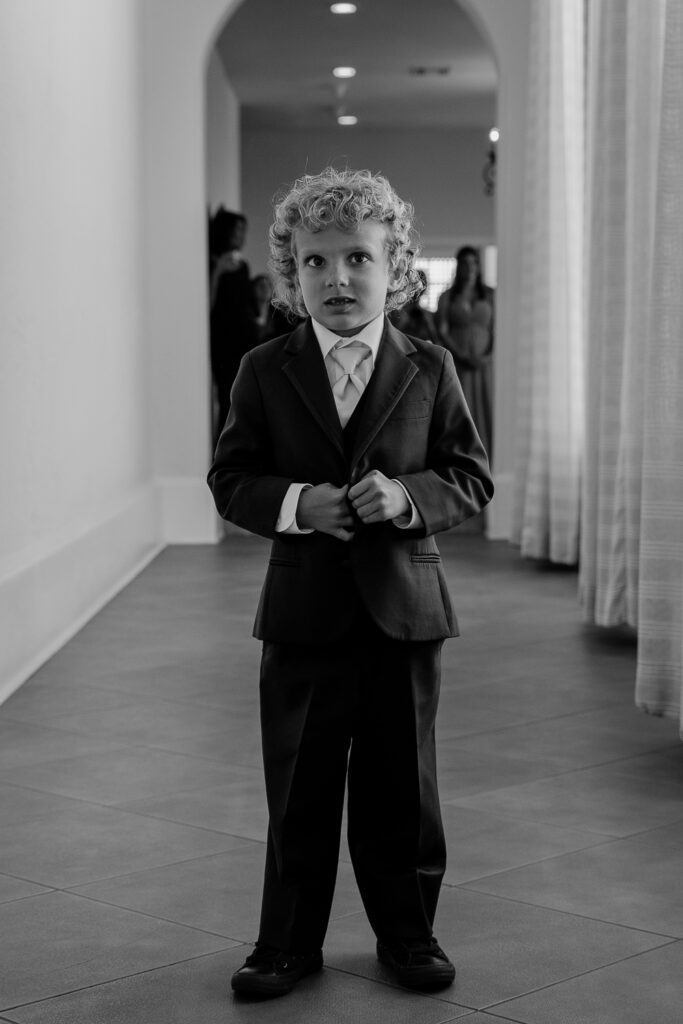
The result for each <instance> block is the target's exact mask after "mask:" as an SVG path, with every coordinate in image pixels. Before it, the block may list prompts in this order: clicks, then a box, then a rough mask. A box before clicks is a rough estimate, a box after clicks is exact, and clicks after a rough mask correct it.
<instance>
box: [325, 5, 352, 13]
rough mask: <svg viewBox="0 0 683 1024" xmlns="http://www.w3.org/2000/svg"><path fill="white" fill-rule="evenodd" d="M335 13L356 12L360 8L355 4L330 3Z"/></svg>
mask: <svg viewBox="0 0 683 1024" xmlns="http://www.w3.org/2000/svg"><path fill="white" fill-rule="evenodd" d="M330 10H331V11H332V13H333V14H355V13H356V11H357V10H358V8H357V7H356V5H355V4H330Z"/></svg>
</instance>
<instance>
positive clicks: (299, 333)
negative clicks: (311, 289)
mask: <svg viewBox="0 0 683 1024" xmlns="http://www.w3.org/2000/svg"><path fill="white" fill-rule="evenodd" d="M286 349H287V352H288V353H289V354H290V359H289V360H288V361H287V362H285V363H284V364H283V367H282V369H283V372H284V373H285V374H286V375H287V377H288V378H289V380H290V382H291V383H292V385H293V387H294V388H295V390H296V391H297V392H298V394H299V397H300V398H301V400H302V401H303V403H304V405H305V406H306V407H307V409H308V410H309V412H310V413H311V415H312V416H313V417H314V418H315V420H316V421H317V422H318V424H319V426H320V427H322V429H323V431H324V432H325V434H327V436H328V437H329V439H330V441H331V442H332V444H333V445H334V446H335V447H336V448H337V449H338V450H339V452H340V453H341V454H342V455H343V454H344V441H343V437H342V428H341V423H340V422H339V416H338V414H337V409H336V407H335V404H334V397H333V395H332V389H331V387H330V382H329V380H328V378H327V371H326V369H325V363H324V361H323V357H322V353H321V351H320V346H319V344H318V339H317V338H316V336H315V334H314V332H313V328H312V327H311V323H310V320H307V321H306V323H304V324H302V325H301V326H300V327H297V329H296V330H295V331H293V332H292V334H291V335H290V337H289V340H288V342H287V346H286Z"/></svg>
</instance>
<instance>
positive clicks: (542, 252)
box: [502, 0, 584, 564]
mask: <svg viewBox="0 0 683 1024" xmlns="http://www.w3.org/2000/svg"><path fill="white" fill-rule="evenodd" d="M530 15H531V46H530V56H529V61H530V66H529V108H528V121H527V136H526V141H527V167H528V171H527V175H526V184H525V196H524V213H523V223H524V229H523V236H522V239H521V245H520V254H519V256H520V260H521V261H522V293H521V296H520V304H521V313H520V338H519V351H520V356H519V360H520V363H519V365H520V372H519V394H518V402H517V405H518V424H519V433H518V448H517V458H516V472H515V496H514V520H513V533H512V540H513V541H515V542H517V543H519V544H520V547H521V553H522V554H523V555H525V556H528V557H532V558H550V559H551V560H552V561H555V562H564V563H568V564H573V563H575V562H576V561H577V559H578V544H579V518H580V511H579V497H580V457H581V446H582V430H583V405H582V400H583V367H582V341H581V338H582V328H583V297H582V296H583V279H582V258H583V252H582V245H583V202H584V184H583V154H584V59H583V46H584V2H583V0H561V2H560V3H555V2H551V3H549V2H548V0H531V7H530ZM502 386H504V385H502Z"/></svg>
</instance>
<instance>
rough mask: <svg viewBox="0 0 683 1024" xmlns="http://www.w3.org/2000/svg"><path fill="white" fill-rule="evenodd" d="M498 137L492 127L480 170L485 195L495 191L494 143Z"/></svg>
mask: <svg viewBox="0 0 683 1024" xmlns="http://www.w3.org/2000/svg"><path fill="white" fill-rule="evenodd" d="M499 138H500V132H499V131H498V129H497V128H492V129H491V131H490V132H489V148H488V152H487V154H486V163H485V164H484V169H483V171H482V172H481V175H482V178H483V179H484V195H486V196H492V195H493V194H494V192H495V191H496V145H497V143H498V139H499Z"/></svg>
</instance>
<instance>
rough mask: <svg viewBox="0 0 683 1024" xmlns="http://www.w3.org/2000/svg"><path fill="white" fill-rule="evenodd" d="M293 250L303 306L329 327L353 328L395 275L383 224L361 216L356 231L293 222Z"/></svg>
mask: <svg viewBox="0 0 683 1024" xmlns="http://www.w3.org/2000/svg"><path fill="white" fill-rule="evenodd" d="M294 252H295V255H296V267H297V275H298V278H299V284H300V286H301V292H302V295H303V299H304V303H305V305H306V309H307V310H308V312H309V313H310V315H311V316H312V317H313V319H314V320H317V321H318V323H321V324H322V325H323V326H324V327H327V328H328V329H329V330H330V331H333V332H334V333H335V334H338V335H339V336H340V337H345V336H348V335H352V334H357V333H358V331H360V329H361V328H362V327H364V326H365V325H366V324H367V323H369V322H370V321H371V320H374V319H375V317H376V316H379V314H380V313H381V312H382V311H383V309H384V304H385V302H386V297H387V290H388V288H389V286H390V285H391V284H393V282H394V279H395V276H396V275H395V274H394V273H393V272H392V270H391V268H390V265H389V256H388V253H387V229H386V227H385V226H384V224H380V222H379V221H376V220H366V221H364V222H363V223H362V224H361V225H360V227H359V228H358V229H357V230H356V231H341V230H340V229H339V228H337V227H335V226H333V225H331V226H330V227H328V228H325V229H324V230H323V231H315V232H313V231H307V230H306V229H305V228H296V229H295V231H294Z"/></svg>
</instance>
